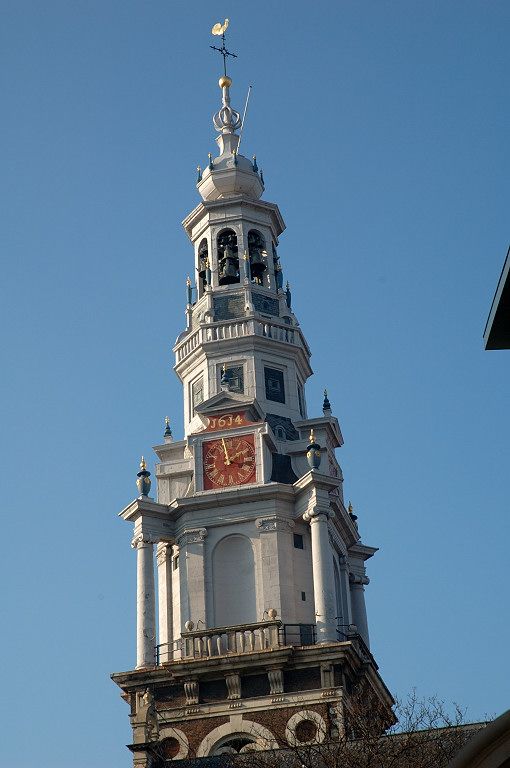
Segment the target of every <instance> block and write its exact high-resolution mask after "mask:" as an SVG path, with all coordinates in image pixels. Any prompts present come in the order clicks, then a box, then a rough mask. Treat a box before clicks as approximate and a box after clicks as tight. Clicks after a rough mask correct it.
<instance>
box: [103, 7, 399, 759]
mask: <svg viewBox="0 0 510 768" xmlns="http://www.w3.org/2000/svg"><path fill="white" fill-rule="evenodd" d="M228 26H229V24H228V20H225V22H223V23H220V24H217V25H215V27H214V28H213V34H218V35H221V36H222V47H221V48H216V50H219V51H220V53H222V55H223V56H224V60H225V62H226V60H227V57H228V56H229V55H230V53H229V52H228V51H227V49H226V43H225V32H226V30H227V28H228ZM215 29H216V32H215V31H214V30H215ZM231 86H232V80H231V78H230V77H229V76H227V75H226V71H225V72H224V75H223V77H222V78H221V79H220V89H221V106H220V109H219V111H218V112H217V113H216V115H215V116H214V118H213V123H214V126H215V128H216V130H217V132H218V136H217V143H218V147H219V154H218V155H217V156H216V157H213V156H212V155H209V161H208V163H207V164H206V166H205V168H204V169H203V170H202V169H201V168H199V171H198V180H197V191H198V193H199V195H200V197H201V200H200V202H199V203H198V205H197V206H196V207H195V208H194V210H193V211H192V212H191V213H190V214H189V215H188V216H187V217H186V218H185V219H184V222H183V226H184V229H185V231H186V233H187V235H188V237H189V239H190V241H191V244H192V247H193V251H194V258H195V263H194V272H193V273H192V265H191V264H189V265H188V266H186V265H185V264H183V273H184V274H187V272H188V271H189V273H190V274H195V275H196V279H195V280H194V281H193V280H191V278H190V279H188V281H187V283H186V285H185V290H186V293H185V296H186V327H185V328H184V330H183V331H182V332H181V333H180V334H179V336H178V338H177V341H176V343H175V346H174V354H175V367H174V370H175V373H176V375H177V376H178V378H179V380H180V382H181V384H182V388H183V410H184V436H183V439H181V440H176V439H175V437H174V434H173V432H172V430H171V429H170V428H169V423H168V422H167V424H166V429H165V431H164V438H163V442H161V443H160V444H158V445H156V446H155V448H154V451H155V454H156V456H157V463H156V467H155V478H154V480H155V482H152V485H151V481H150V477H149V476H150V474H151V473H150V471H149V470H148V469H147V467H146V463H145V462H143V468H142V470H141V472H139V473H138V474H139V475H141V474H143V478H140V477H138V478H137V479H138V487H139V494H140V495H139V496H138V497H137V498H135V499H134V500H133V501H131V502H130V503H129V504H128V505H127V506H126V507H125V508H124V509H123V510H122V511H121V512H120V517H121V518H122V519H123V520H125V521H127V522H130V523H132V524H133V527H134V537H133V548H134V551H135V552H136V558H137V597H136V600H137V631H136V649H137V650H136V665H135V667H134V669H131V670H128V671H126V672H118V673H115V674H113V675H112V678H113V680H114V681H115V683H116V684H117V685H118V686H119V687H120V689H121V691H122V696H123V698H124V699H125V700H126V701H127V702H128V703H129V704H130V712H131V715H130V723H131V727H132V742H131V743H130V745H129V749H130V750H131V752H132V755H133V765H134V767H135V768H163V766H166V765H168V762H169V761H171V762H175V763H176V764H178V763H179V761H180V760H181V759H187V758H193V757H207V756H210V755H215V754H221V753H222V752H224V751H228V752H231V753H232V751H234V752H236V751H242V750H244V751H247V750H248V749H273V748H277V747H278V746H279V745H285V744H288V745H289V746H295V745H299V744H303V745H305V744H308V743H309V742H310V741H313V740H314V739H315V738H317V739H318V738H319V737H320V739H328V740H331V741H334V740H335V739H338V738H339V737H340V736H341V735H342V734H343V733H344V732H345V730H346V728H348V717H349V714H348V713H349V697H350V696H352V695H353V694H354V693H355V692H356V691H357V690H359V689H360V686H361V687H362V688H363V691H364V695H365V696H366V697H368V700H370V701H373V702H374V706H377V707H378V711H384V712H386V714H387V721H388V724H390V723H391V722H392V717H393V715H392V710H391V707H392V704H393V699H392V697H391V694H390V693H389V691H388V690H387V688H386V686H385V684H384V682H383V680H382V678H381V676H380V674H379V671H378V667H377V664H376V662H375V660H374V658H373V656H372V654H371V652H370V650H369V647H370V641H369V635H368V621H367V614H366V607H365V597H364V592H365V588H366V586H367V585H368V583H369V579H368V577H367V575H366V569H365V563H366V561H367V560H369V559H370V558H371V557H372V556H373V555H374V554H375V552H376V551H377V550H376V548H374V547H371V546H368V545H366V544H364V543H363V542H362V540H361V537H360V532H359V530H358V522H357V520H358V518H357V516H356V515H354V513H353V510H352V507H351V506H350V505H349V507H348V508H347V507H346V505H345V504H344V496H343V473H342V469H341V466H340V464H339V462H338V459H337V456H336V451H337V449H339V448H340V447H341V446H342V444H343V438H342V433H341V429H340V425H339V422H338V420H337V418H336V417H335V416H334V415H333V412H332V406H331V402H330V399H329V398H328V396H327V394H326V395H325V399H324V403H323V406H322V412H320V413H319V415H317V416H315V417H309V416H308V405H307V402H306V382H307V380H308V379H309V377H310V376H311V375H312V369H311V365H310V356H311V352H310V348H309V346H308V343H307V341H306V338H305V336H304V333H303V330H302V329H301V327H300V325H299V322H298V320H297V317H296V315H295V313H294V309H293V306H292V294H291V290H290V286H289V284H288V283H287V284H286V285H285V282H284V279H283V272H284V270H283V264H282V261H281V260H280V253H279V245H280V243H279V238H280V236H281V235H282V234H283V232H284V230H285V223H284V221H283V218H282V215H281V213H280V211H279V208H278V206H277V205H276V204H275V203H271V202H267V201H265V200H263V199H262V194H263V193H264V179H263V175H262V172H261V170H260V168H259V165H258V162H257V160H256V158H255V157H253V159H249V158H248V157H245V156H243V155H242V154H241V153H240V151H239V150H240V138H241V137H240V135H239V132H238V131H239V127H240V117H239V113H238V112H237V111H236V110H234V109H233V108H232V107H231V102H230V88H231ZM243 150H244V147H243ZM284 286H285V287H284ZM142 481H143V482H142ZM151 489H152V491H153V492H154V489H155V494H156V499H154V498H151V497H149V495H148V494H149V493H150V492H151ZM155 565H156V570H157V579H156V580H155V579H154V566H155ZM310 723H311V724H312V725H314V726H315V730H314V729H313V728H311V727H310ZM314 734H316V735H315V736H314Z"/></svg>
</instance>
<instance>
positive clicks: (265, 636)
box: [156, 619, 377, 668]
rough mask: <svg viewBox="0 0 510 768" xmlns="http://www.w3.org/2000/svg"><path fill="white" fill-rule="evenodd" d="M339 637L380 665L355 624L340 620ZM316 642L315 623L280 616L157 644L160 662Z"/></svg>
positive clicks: (157, 660)
mask: <svg viewBox="0 0 510 768" xmlns="http://www.w3.org/2000/svg"><path fill="white" fill-rule="evenodd" d="M337 637H338V642H340V643H342V642H351V643H353V644H354V647H355V648H356V649H357V651H358V653H359V654H360V656H361V657H363V658H365V659H366V660H367V661H372V662H373V663H374V665H375V666H376V668H377V665H376V664H375V661H374V659H373V656H372V654H371V653H370V650H369V649H368V648H367V646H366V644H365V642H364V640H363V639H362V637H361V635H360V634H359V633H358V632H357V630H356V627H354V626H353V625H352V624H338V628H337ZM316 642H317V628H316V625H315V624H283V623H282V622H281V621H280V620H279V619H270V620H268V621H261V622H257V623H254V624H236V625H233V626H231V627H213V628H212V629H195V630H192V631H188V632H183V633H182V634H181V637H180V639H179V640H175V641H173V642H171V643H161V644H160V645H157V646H156V663H157V664H158V665H159V664H165V663H169V662H172V661H178V660H184V659H210V658H213V657H215V656H228V655H233V654H239V653H256V652H258V651H264V650H270V649H273V648H281V647H282V646H287V645H294V646H305V645H315V643H316Z"/></svg>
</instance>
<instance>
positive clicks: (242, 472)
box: [202, 435, 255, 491]
mask: <svg viewBox="0 0 510 768" xmlns="http://www.w3.org/2000/svg"><path fill="white" fill-rule="evenodd" d="M202 458H203V462H204V489H205V490H206V491H209V490H211V489H213V488H229V487H231V486H233V485H243V484H244V483H254V482H255V441H254V439H253V435H242V436H241V437H220V438H218V439H217V440H207V441H206V442H204V443H203V445H202Z"/></svg>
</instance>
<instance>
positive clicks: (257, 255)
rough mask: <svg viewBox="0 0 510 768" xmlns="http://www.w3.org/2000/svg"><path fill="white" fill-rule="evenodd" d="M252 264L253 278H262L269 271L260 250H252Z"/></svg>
mask: <svg viewBox="0 0 510 768" xmlns="http://www.w3.org/2000/svg"><path fill="white" fill-rule="evenodd" d="M250 264H251V274H252V277H256V278H260V276H261V275H262V273H263V272H264V270H266V269H267V267H266V265H265V264H264V260H263V258H262V252H261V250H260V248H250Z"/></svg>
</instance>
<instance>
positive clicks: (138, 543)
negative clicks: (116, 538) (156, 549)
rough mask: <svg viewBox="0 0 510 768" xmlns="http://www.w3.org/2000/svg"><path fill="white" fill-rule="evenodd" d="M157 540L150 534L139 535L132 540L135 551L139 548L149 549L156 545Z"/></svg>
mask: <svg viewBox="0 0 510 768" xmlns="http://www.w3.org/2000/svg"><path fill="white" fill-rule="evenodd" d="M156 543H157V539H155V538H154V537H153V536H151V535H150V534H149V533H137V534H136V535H135V536H133V538H132V540H131V546H132V547H133V549H137V548H138V547H147V546H149V544H150V545H152V544H156Z"/></svg>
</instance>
